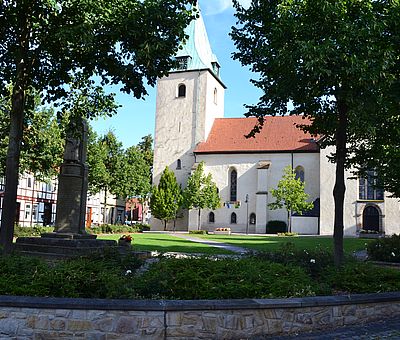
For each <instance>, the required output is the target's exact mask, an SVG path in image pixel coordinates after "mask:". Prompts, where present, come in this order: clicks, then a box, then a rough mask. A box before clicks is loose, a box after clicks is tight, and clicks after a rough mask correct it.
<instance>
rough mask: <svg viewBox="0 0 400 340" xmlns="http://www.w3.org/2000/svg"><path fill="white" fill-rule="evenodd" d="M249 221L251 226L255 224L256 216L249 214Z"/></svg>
mask: <svg viewBox="0 0 400 340" xmlns="http://www.w3.org/2000/svg"><path fill="white" fill-rule="evenodd" d="M249 221H250V224H252V225H254V224H256V214H255V213H251V214H250V218H249Z"/></svg>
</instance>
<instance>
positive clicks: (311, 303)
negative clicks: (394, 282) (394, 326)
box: [0, 292, 400, 340]
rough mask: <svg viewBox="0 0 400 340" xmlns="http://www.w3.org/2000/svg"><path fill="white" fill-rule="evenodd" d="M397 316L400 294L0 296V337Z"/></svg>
mask: <svg viewBox="0 0 400 340" xmlns="http://www.w3.org/2000/svg"><path fill="white" fill-rule="evenodd" d="M395 316H400V292H395V293H383V294H364V295H352V296H337V297H334V296H330V297H310V298H298V299H270V300H264V299H249V300H210V301H206V300H199V301H164V300H159V301H157V300H136V301H131V300H100V299H64V298H32V297H16V296H0V338H1V339H3V338H6V339H18V340H25V339H26V340H28V339H46V340H51V339H88V340H106V339H107V340H112V339H129V340H132V339H184V338H186V339H187V338H190V339H251V338H252V337H257V336H262V335H273V334H282V333H292V332H300V331H309V330H316V329H323V328H326V327H332V326H344V325H353V324H359V323H365V322H369V321H373V320H377V319H382V318H386V317H395Z"/></svg>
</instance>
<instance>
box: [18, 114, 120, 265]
mask: <svg viewBox="0 0 400 340" xmlns="http://www.w3.org/2000/svg"><path fill="white" fill-rule="evenodd" d="M79 125H81V129H80V131H77V132H75V134H74V135H69V136H68V137H67V139H66V143H65V148H64V157H63V158H64V161H63V163H62V165H61V168H60V174H59V176H58V192H57V210H56V223H55V229H54V232H52V233H45V234H42V235H41V237H19V238H17V240H16V244H15V249H16V250H17V251H20V252H23V253H29V254H40V255H43V256H45V257H51V256H56V257H68V256H73V255H83V254H87V253H90V252H93V251H96V250H101V249H104V248H106V247H117V242H116V241H113V240H97V239H96V237H97V236H96V235H91V234H88V233H87V232H86V231H85V216H86V201H87V189H88V167H87V164H86V158H87V135H88V128H87V123H86V121H84V120H82V124H79Z"/></svg>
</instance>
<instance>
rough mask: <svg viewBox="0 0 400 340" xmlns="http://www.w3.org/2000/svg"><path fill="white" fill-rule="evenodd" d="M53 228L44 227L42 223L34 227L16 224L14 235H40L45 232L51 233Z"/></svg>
mask: <svg viewBox="0 0 400 340" xmlns="http://www.w3.org/2000/svg"><path fill="white" fill-rule="evenodd" d="M53 230H54V227H43V226H40V225H34V226H32V227H22V226H19V225H16V226H15V227H14V237H30V236H40V235H41V234H43V233H51V232H53Z"/></svg>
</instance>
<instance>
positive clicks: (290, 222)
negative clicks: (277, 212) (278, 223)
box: [287, 210, 292, 233]
mask: <svg viewBox="0 0 400 340" xmlns="http://www.w3.org/2000/svg"><path fill="white" fill-rule="evenodd" d="M290 215H291V213H290V210H288V211H287V220H288V232H289V233H290V232H292V219H291V218H290V217H291V216H290Z"/></svg>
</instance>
